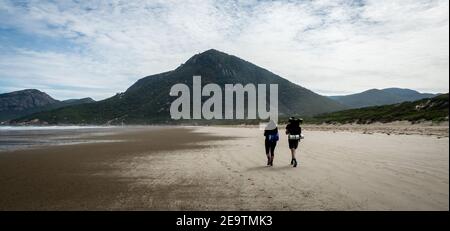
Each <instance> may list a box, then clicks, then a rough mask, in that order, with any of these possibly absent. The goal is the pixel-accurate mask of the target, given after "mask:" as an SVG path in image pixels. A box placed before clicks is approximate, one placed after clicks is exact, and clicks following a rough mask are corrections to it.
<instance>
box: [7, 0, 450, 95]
mask: <svg viewBox="0 0 450 231" xmlns="http://www.w3.org/2000/svg"><path fill="white" fill-rule="evenodd" d="M361 2H362V1H361ZM358 3H360V1H299V2H291V1H289V2H287V1H286V2H284V1H283V2H269V1H209V0H205V1H142V0H141V1H119V0H115V1H106V2H103V1H81V3H74V2H72V1H57V2H56V3H52V2H44V1H29V2H27V4H17V2H15V3H13V1H8V0H0V19H1V20H0V28H14V29H16V30H20V31H22V32H24V33H28V34H30V36H31V39H32V37H33V36H43V37H51V38H57V39H62V40H66V41H70V43H73V44H75V46H76V47H79V48H80V49H76V51H73V50H68V51H64V50H63V51H60V50H59V51H54V50H51V49H47V50H39V49H32V48H26V49H24V48H20V47H16V48H14V49H13V52H8V53H7V54H6V53H5V54H0V81H1V80H2V79H3V80H5V79H7V80H8V81H9V82H11V83H14V87H17V88H27V87H35V88H37V87H36V86H40V87H42V88H41V89H43V90H44V89H47V91H48V92H49V93H51V94H52V95H55V97H60V98H72V97H86V96H93V97H94V98H96V99H101V98H105V97H108V96H111V95H113V94H114V93H116V92H118V91H124V90H125V89H126V88H127V87H128V86H130V85H131V84H132V83H133V82H134V81H136V80H137V79H138V78H141V77H143V76H146V75H150V74H156V73H160V72H163V71H167V70H171V69H174V68H176V67H177V66H178V65H179V64H181V63H183V62H184V61H185V60H187V59H188V58H189V57H190V56H192V55H193V54H195V53H198V52H201V51H203V50H206V49H209V48H216V49H218V50H222V51H225V52H227V53H230V54H234V55H236V56H239V57H242V58H244V59H246V60H248V61H250V62H253V63H255V64H257V65H259V66H262V67H264V68H267V69H269V70H271V71H273V72H275V73H276V74H279V75H281V76H283V77H285V78H287V79H289V80H291V81H292V82H295V83H298V84H300V85H302V86H304V87H307V88H310V89H312V90H315V91H317V92H318V93H324V94H335V93H339V94H344V93H354V92H357V91H362V90H366V89H369V88H383V87H392V86H398V87H408V88H413V89H418V90H422V91H431V92H447V91H448V75H449V71H448V70H449V53H448V49H449V47H448V44H449V37H448V34H449V29H448V28H449V24H448V20H449V19H448V15H449V14H448V13H449V12H448V8H449V6H448V4H449V3H448V1H445V0H436V1H407V0H405V1H378V0H377V1H375V0H373V1H367V2H364V4H358ZM0 41H1V40H0ZM0 48H1V44H0ZM11 88H12V87H11V86H9V87H4V88H3V89H11ZM80 89H83V90H80Z"/></svg>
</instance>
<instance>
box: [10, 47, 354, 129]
mask: <svg viewBox="0 0 450 231" xmlns="http://www.w3.org/2000/svg"><path fill="white" fill-rule="evenodd" d="M194 75H200V76H202V86H204V85H206V84H208V83H215V84H218V85H219V86H220V87H221V88H222V91H223V89H224V85H225V84H237V83H240V84H243V85H245V84H248V83H252V84H278V92H279V97H278V99H279V102H278V107H279V114H280V116H283V115H316V114H320V113H325V112H332V111H337V110H342V109H345V108H346V107H345V106H343V105H341V104H340V103H338V102H335V101H333V100H331V99H329V98H328V97H325V96H321V95H318V94H316V93H314V92H312V91H310V90H308V89H306V88H303V87H301V86H299V85H296V84H294V83H292V82H290V81H288V80H286V79H284V78H282V77H280V76H278V75H276V74H274V73H272V72H270V71H268V70H266V69H263V68H261V67H258V66H256V65H254V64H252V63H250V62H247V61H245V60H243V59H240V58H238V57H236V56H233V55H228V54H226V53H223V52H220V51H217V50H213V49H212V50H208V51H205V52H203V53H200V54H197V55H194V56H193V57H191V58H190V59H189V60H187V61H186V62H185V63H184V64H182V65H181V66H179V67H178V68H176V69H175V70H172V71H168V72H164V73H160V74H156V75H151V76H147V77H144V78H142V79H139V80H138V81H137V82H136V83H135V84H133V85H132V86H131V87H129V88H128V89H127V90H126V91H125V92H124V93H120V94H117V95H115V96H113V97H111V98H108V99H105V100H103V101H99V102H96V103H92V104H83V105H77V106H71V107H65V108H60V109H56V110H53V111H49V112H43V113H38V114H34V115H32V116H27V117H25V118H22V119H20V120H17V122H23V121H27V120H33V119H38V120H39V121H45V122H48V123H51V124H58V123H69V124H77V123H89V124H105V123H109V124H111V123H125V124H148V123H173V122H175V121H173V120H171V118H170V113H169V109H170V104H171V102H172V101H173V100H175V97H172V96H169V91H170V88H171V87H172V86H173V85H174V84H177V83H184V84H186V85H188V86H189V87H190V88H191V87H192V76H194ZM191 90H192V89H191ZM203 100H205V99H203ZM228 122H230V121H228Z"/></svg>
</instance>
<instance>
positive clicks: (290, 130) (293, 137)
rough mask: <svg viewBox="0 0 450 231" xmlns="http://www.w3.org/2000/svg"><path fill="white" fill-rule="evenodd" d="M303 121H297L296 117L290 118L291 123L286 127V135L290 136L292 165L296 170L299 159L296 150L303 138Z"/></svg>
mask: <svg viewBox="0 0 450 231" xmlns="http://www.w3.org/2000/svg"><path fill="white" fill-rule="evenodd" d="M302 122H303V119H297V118H295V117H291V118H289V122H288V124H287V125H286V135H287V136H288V143H289V149H290V150H291V155H292V159H291V165H292V166H293V167H294V168H295V167H297V164H298V163H297V159H296V158H295V150H296V149H297V147H298V143H299V142H300V139H301V138H302V128H301V127H300V124H301V123H302Z"/></svg>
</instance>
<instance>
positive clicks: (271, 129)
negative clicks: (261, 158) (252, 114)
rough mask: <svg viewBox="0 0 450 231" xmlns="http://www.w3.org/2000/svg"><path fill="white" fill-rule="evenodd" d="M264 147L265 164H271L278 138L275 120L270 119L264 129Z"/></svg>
mask: <svg viewBox="0 0 450 231" xmlns="http://www.w3.org/2000/svg"><path fill="white" fill-rule="evenodd" d="M264 136H265V137H266V139H265V147H266V155H267V166H273V158H274V156H275V147H276V146H277V142H278V139H279V136H278V127H277V124H276V123H275V121H273V120H270V121H269V123H268V124H267V125H266V128H265V129H264Z"/></svg>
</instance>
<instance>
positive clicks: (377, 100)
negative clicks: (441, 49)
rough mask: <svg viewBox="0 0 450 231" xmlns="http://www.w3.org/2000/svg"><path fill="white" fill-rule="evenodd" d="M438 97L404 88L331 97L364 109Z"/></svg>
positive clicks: (350, 106) (347, 104)
mask: <svg viewBox="0 0 450 231" xmlns="http://www.w3.org/2000/svg"><path fill="white" fill-rule="evenodd" d="M433 96H436V95H434V94H429V93H420V92H418V91H415V90H411V89H402V88H386V89H381V90H379V89H370V90H367V91H364V92H361V93H356V94H351V95H344V96H330V98H331V99H333V100H336V101H337V102H339V103H341V104H344V105H346V106H348V107H349V108H362V107H369V106H381V105H389V104H394V103H401V102H406V101H415V100H419V99H423V98H430V97H433Z"/></svg>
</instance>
